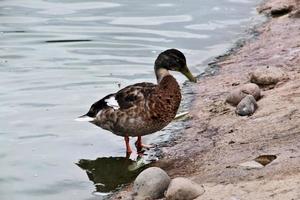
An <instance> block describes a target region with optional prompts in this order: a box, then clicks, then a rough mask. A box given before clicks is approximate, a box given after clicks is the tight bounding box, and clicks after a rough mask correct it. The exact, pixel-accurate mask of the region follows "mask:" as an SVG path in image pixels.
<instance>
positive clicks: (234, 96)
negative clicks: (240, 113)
mask: <svg viewBox="0 0 300 200" xmlns="http://www.w3.org/2000/svg"><path fill="white" fill-rule="evenodd" d="M260 92H261V91H260V88H259V87H258V85H256V84H254V83H247V84H244V85H242V86H240V87H238V88H236V89H235V90H233V91H232V92H230V94H229V95H228V96H227V98H226V102H227V103H229V104H231V105H233V106H236V105H238V104H239V103H240V101H241V100H242V99H243V98H244V97H245V96H247V95H248V94H250V95H252V96H253V97H254V98H255V99H256V100H259V99H260V97H261V94H260Z"/></svg>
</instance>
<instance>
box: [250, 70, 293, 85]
mask: <svg viewBox="0 0 300 200" xmlns="http://www.w3.org/2000/svg"><path fill="white" fill-rule="evenodd" d="M285 79H287V75H286V73H285V72H284V71H283V70H281V69H280V68H277V67H270V66H267V67H259V68H258V69H256V70H254V71H253V72H251V73H250V81H251V82H252V83H256V84H258V85H262V86H268V85H276V84H277V83H278V82H280V81H283V80H285Z"/></svg>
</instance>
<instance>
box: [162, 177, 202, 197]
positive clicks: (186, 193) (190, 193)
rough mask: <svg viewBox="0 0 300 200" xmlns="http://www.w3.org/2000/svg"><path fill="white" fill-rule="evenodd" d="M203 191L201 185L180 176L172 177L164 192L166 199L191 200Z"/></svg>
mask: <svg viewBox="0 0 300 200" xmlns="http://www.w3.org/2000/svg"><path fill="white" fill-rule="evenodd" d="M203 193H204V189H203V187H202V186H200V185H198V184H197V183H195V182H193V181H191V180H189V179H186V178H182V177H178V178H174V179H173V180H172V181H171V183H170V185H169V188H168V190H167V192H166V199H167V200H192V199H195V198H197V197H198V196H200V195H202V194H203Z"/></svg>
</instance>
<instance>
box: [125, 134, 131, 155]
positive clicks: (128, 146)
mask: <svg viewBox="0 0 300 200" xmlns="http://www.w3.org/2000/svg"><path fill="white" fill-rule="evenodd" d="M124 139H125V144H126V154H129V155H130V154H131V153H132V150H131V148H130V144H129V137H128V136H125V137H124Z"/></svg>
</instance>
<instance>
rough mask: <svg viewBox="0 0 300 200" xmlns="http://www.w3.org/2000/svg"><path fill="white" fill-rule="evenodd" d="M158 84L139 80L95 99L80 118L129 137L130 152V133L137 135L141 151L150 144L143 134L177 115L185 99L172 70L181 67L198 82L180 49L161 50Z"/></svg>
mask: <svg viewBox="0 0 300 200" xmlns="http://www.w3.org/2000/svg"><path fill="white" fill-rule="evenodd" d="M154 71H155V75H156V79H157V84H153V83H146V82H143V83H137V84H134V85H129V86H127V87H125V88H123V89H121V90H119V91H118V92H117V93H114V94H109V95H107V96H105V97H104V98H102V99H100V100H99V101H97V102H95V103H94V104H93V105H92V106H91V108H90V110H89V111H88V112H87V114H85V115H83V116H80V117H79V118H78V119H77V120H78V121H89V122H91V123H93V124H95V125H96V126H99V127H101V128H103V129H105V130H108V131H110V132H112V133H114V134H116V135H119V136H122V137H124V139H125V144H126V152H127V153H129V154H130V153H131V152H132V150H131V147H130V145H129V137H137V141H136V143H135V146H136V148H137V151H138V152H140V151H141V150H142V148H143V147H146V145H143V144H142V140H141V137H142V136H144V135H148V134H151V133H154V132H157V131H159V130H161V129H162V128H164V127H165V126H167V125H168V124H169V123H170V122H171V121H172V120H173V119H174V117H175V115H176V112H177V110H178V107H179V105H180V101H181V92H180V87H179V84H178V83H177V81H176V79H175V78H174V77H173V76H172V75H171V74H170V73H169V71H178V72H181V73H182V74H184V75H185V76H186V77H187V78H188V79H189V80H190V81H192V82H196V78H195V77H194V76H193V75H192V74H191V72H190V70H189V69H188V67H187V65H186V59H185V56H184V55H183V53H182V52H180V51H179V50H177V49H168V50H166V51H164V52H162V53H160V54H159V55H158V57H157V59H156V60H155V65H154Z"/></svg>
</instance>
